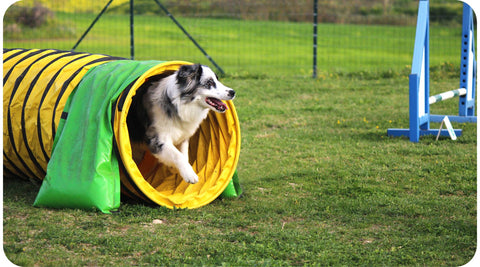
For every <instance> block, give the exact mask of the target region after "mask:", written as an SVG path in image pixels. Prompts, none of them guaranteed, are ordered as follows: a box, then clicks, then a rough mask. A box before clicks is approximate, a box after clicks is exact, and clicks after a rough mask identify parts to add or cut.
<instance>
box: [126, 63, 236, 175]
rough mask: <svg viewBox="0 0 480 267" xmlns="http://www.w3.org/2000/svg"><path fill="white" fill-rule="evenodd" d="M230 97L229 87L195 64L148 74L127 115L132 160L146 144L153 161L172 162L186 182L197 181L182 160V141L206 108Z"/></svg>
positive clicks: (222, 106) (220, 105) (185, 153)
mask: <svg viewBox="0 0 480 267" xmlns="http://www.w3.org/2000/svg"><path fill="white" fill-rule="evenodd" d="M234 97H235V91H234V90H232V89H230V88H228V87H226V86H225V85H223V84H222V83H220V82H219V81H218V77H217V76H216V75H215V73H214V72H213V71H212V70H211V69H210V68H209V67H207V66H203V65H199V64H196V65H183V66H181V67H180V69H179V70H178V71H176V72H174V73H172V72H170V73H164V74H163V75H159V76H156V77H151V79H150V80H148V81H147V82H146V83H144V84H143V85H142V87H141V88H139V90H137V94H136V95H135V97H133V99H132V104H131V107H130V110H129V113H128V117H127V125H128V129H129V135H130V139H131V143H132V149H133V150H134V155H133V157H134V159H135V160H136V161H140V160H141V158H142V157H143V154H144V153H143V152H144V151H145V150H146V148H148V149H149V150H150V152H151V153H152V154H153V155H154V156H155V157H156V158H157V159H158V161H159V162H161V163H163V164H165V165H167V166H171V167H175V168H176V169H177V170H178V172H179V174H180V176H182V178H183V179H184V180H185V181H186V182H187V183H192V184H194V183H197V182H198V176H197V174H196V173H195V171H194V170H193V168H192V166H191V165H190V163H189V161H188V140H189V139H190V137H191V136H192V135H193V134H194V133H195V132H196V131H197V129H198V127H199V126H200V123H201V122H202V121H203V120H204V119H205V118H206V117H207V114H208V112H209V111H210V110H213V111H215V112H225V110H227V106H226V104H225V103H223V102H222V100H232V99H233V98H234ZM133 147H135V148H133ZM142 147H143V148H142ZM139 153H140V154H139Z"/></svg>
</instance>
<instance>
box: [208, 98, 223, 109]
mask: <svg viewBox="0 0 480 267" xmlns="http://www.w3.org/2000/svg"><path fill="white" fill-rule="evenodd" d="M206 102H207V104H209V105H210V106H212V107H214V108H215V109H216V110H218V111H220V112H224V111H225V110H227V109H228V107H227V105H226V104H225V103H223V102H222V100H220V99H217V98H213V97H207V99H206Z"/></svg>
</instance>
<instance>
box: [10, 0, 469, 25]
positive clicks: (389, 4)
mask: <svg viewBox="0 0 480 267" xmlns="http://www.w3.org/2000/svg"><path fill="white" fill-rule="evenodd" d="M37 2H38V3H42V4H43V5H45V6H47V7H49V8H50V9H52V10H55V11H62V12H68V13H78V12H83V13H99V12H100V10H102V8H103V7H104V6H105V5H106V4H107V2H108V1H107V0H105V1H92V0H60V1H51V0H24V1H22V3H19V5H28V6H32V5H33V4H34V3H37ZM452 2H453V3H452ZM160 3H162V4H163V5H164V6H165V7H166V8H167V9H168V10H169V11H171V12H172V13H173V14H174V15H176V16H183V17H209V18H212V17H215V18H231V19H241V20H274V21H290V22H311V21H312V20H313V11H312V10H313V0H301V1H289V0H282V1H279V0H262V1H258V0H236V1H231V0H207V1H206V0H188V1H176V0H161V1H160ZM430 5H431V18H432V22H433V23H439V24H441V25H451V24H452V23H456V24H458V23H461V12H462V5H461V3H459V2H455V1H432V2H431V4H430ZM417 6H418V1H411V0H388V1H387V0H355V1H352V0H335V1H332V0H319V1H318V10H319V12H318V20H319V22H321V23H340V24H352V23H354V24H376V25H414V24H415V18H416V15H417ZM134 10H135V13H136V14H158V13H162V12H163V11H161V9H160V8H159V7H158V6H157V4H156V3H155V1H154V0H135V1H134ZM108 12H112V13H117V14H128V13H129V12H130V1H129V0H115V1H113V2H112V3H111V4H110V7H109V9H108Z"/></svg>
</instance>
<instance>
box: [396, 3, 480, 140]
mask: <svg viewBox="0 0 480 267" xmlns="http://www.w3.org/2000/svg"><path fill="white" fill-rule="evenodd" d="M429 13H430V12H429V1H428V0H420V1H419V6H418V17H417V28H416V35H415V46H414V50H413V60H412V71H411V74H410V76H409V116H410V120H409V124H410V125H409V126H410V128H409V129H388V131H387V134H388V136H407V137H409V139H410V141H412V142H418V141H419V140H420V136H423V135H437V134H438V133H439V130H438V129H430V122H441V121H442V120H443V119H444V118H445V117H446V116H448V118H449V119H450V121H452V122H474V123H476V122H477V117H476V116H475V114H474V113H475V109H474V107H475V74H476V60H475V44H474V36H475V35H474V25H473V11H472V9H471V8H470V6H469V5H467V4H464V5H463V26H462V47H461V61H460V63H461V68H460V89H466V93H465V94H463V95H460V97H459V111H458V116H456V115H433V114H430V104H431V103H430V99H429V98H430V97H429V95H430V73H429V68H430V63H429V54H430V53H429V52H430V46H429V35H430V29H429V28H430V26H429V17H430V16H429ZM461 91H462V92H464V91H465V90H461ZM435 102H437V101H434V102H432V103H435ZM455 134H456V135H457V136H460V135H461V134H462V130H461V129H455ZM440 135H442V136H448V135H449V133H448V130H447V129H444V130H440Z"/></svg>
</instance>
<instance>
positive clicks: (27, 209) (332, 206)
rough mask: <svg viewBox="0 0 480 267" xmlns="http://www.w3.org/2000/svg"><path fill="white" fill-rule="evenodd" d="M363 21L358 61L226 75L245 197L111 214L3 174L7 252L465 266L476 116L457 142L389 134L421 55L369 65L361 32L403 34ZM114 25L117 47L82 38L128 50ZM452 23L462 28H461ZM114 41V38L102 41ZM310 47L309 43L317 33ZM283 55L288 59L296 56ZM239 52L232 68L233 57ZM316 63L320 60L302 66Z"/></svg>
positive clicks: (446, 76) (452, 72) (44, 261)
mask: <svg viewBox="0 0 480 267" xmlns="http://www.w3.org/2000/svg"><path fill="white" fill-rule="evenodd" d="M89 19H90V18H88V19H85V20H86V21H89ZM119 20H120V19H119ZM138 21H139V22H138V23H141V18H139V19H138ZM201 21H202V20H200V21H199V22H198V23H197V25H201ZM221 22H222V23H223V24H225V21H221ZM232 23H237V22H235V21H232ZM238 23H239V24H238V25H236V26H237V27H240V22H238ZM251 23H252V24H253V22H251ZM87 24H88V23H87ZM114 24H115V23H114V21H112V22H111V25H114ZM265 24H268V23H265ZM107 25H109V24H108V23H107ZM242 25H243V24H242ZM246 25H249V24H246ZM272 25H273V24H272ZM112 27H113V26H112ZM122 27H123V26H122ZM199 27H200V26H199ZM273 27H282V25H277V26H273ZM324 27H326V28H328V27H333V25H325V26H324ZM352 27H357V28H355V29H357V30H358V31H351V33H352V34H353V36H351V37H350V38H349V37H348V36H343V35H342V36H343V37H341V36H339V38H345V39H344V42H348V41H349V40H350V41H351V43H347V44H346V48H341V47H340V48H339V49H343V51H344V52H345V53H340V52H339V54H342V57H345V59H344V61H339V62H350V61H349V60H348V59H347V58H348V57H352V59H351V62H353V63H352V65H353V67H352V66H350V65H348V64H346V63H344V65H345V66H343V65H342V64H340V65H339V67H338V69H337V68H335V66H334V69H333V70H332V69H330V67H328V66H327V67H325V69H322V75H321V76H320V77H319V78H318V79H315V80H314V79H310V78H305V77H301V76H300V77H299V76H294V75H293V76H292V75H284V76H281V79H279V76H278V75H271V76H270V75H268V74H267V73H257V72H255V71H253V72H252V71H250V69H249V67H250V65H249V64H247V65H241V67H242V69H240V67H239V69H238V70H235V71H232V72H231V73H229V74H228V75H227V76H226V77H224V78H223V82H224V83H225V84H226V85H229V86H230V87H232V88H234V89H235V90H236V91H237V93H238V96H237V98H236V99H235V101H234V102H235V105H236V108H237V111H238V115H239V119H240V123H241V130H242V151H241V155H240V161H239V165H238V173H239V177H240V182H241V184H242V186H243V190H244V195H243V196H242V197H241V198H239V199H218V200H216V201H214V202H212V203H211V204H209V205H207V206H205V207H202V208H200V209H195V210H180V211H178V210H177V211H173V210H168V209H165V208H162V207H150V206H144V205H142V204H140V203H132V202H129V201H125V202H124V203H122V206H121V209H120V212H118V213H116V214H112V215H105V214H101V213H99V212H95V211H82V210H53V209H39V208H33V207H32V203H33V200H34V198H35V196H36V192H37V190H38V186H36V185H33V184H31V183H29V182H23V181H19V180H16V179H5V180H4V188H3V189H4V211H3V212H4V213H3V216H4V217H3V224H4V243H3V246H4V251H5V254H6V255H7V256H8V258H9V259H10V260H11V261H12V262H14V263H16V264H18V265H23V266H33V265H40V266H43V265H49V266H79V265H100V266H117V265H120V266H128V265H183V264H185V265H195V266H198V265H208V266H217V265H226V266H237V265H241V266H253V265H263V266H280V265H346V266H359V265H364V266H379V265H387V266H397V265H424V266H444V265H447V266H455V265H456V266H458V265H462V264H464V263H467V262H468V261H469V260H470V259H471V257H472V256H473V255H474V253H475V250H476V245H477V244H476V234H477V233H476V229H477V228H476V216H477V211H476V210H477V207H476V203H477V198H476V193H477V187H476V185H477V182H476V176H477V169H476V166H477V165H476V163H477V154H476V151H477V142H476V140H477V137H476V136H477V131H476V125H475V124H454V126H455V127H458V128H462V129H463V130H464V132H463V135H462V136H461V137H460V138H459V139H458V140H457V141H452V140H449V139H448V138H441V139H440V140H439V141H435V137H424V138H422V139H421V141H420V143H417V144H413V143H410V142H409V141H408V140H407V139H404V138H390V137H387V136H386V131H387V128H392V127H393V128H405V127H407V126H408V96H407V92H408V78H407V74H408V71H406V69H408V68H407V67H406V65H408V64H410V63H405V62H408V61H409V60H411V58H410V57H411V47H408V48H404V49H405V52H404V54H402V53H399V54H396V53H393V51H389V50H388V49H386V50H385V51H383V52H381V54H380V55H383V54H385V55H389V53H392V55H391V56H390V55H389V56H388V60H389V61H390V60H391V63H388V64H387V63H386V65H385V69H383V67H382V68H380V69H379V66H378V63H376V62H377V61H372V63H371V64H370V65H365V68H364V69H358V65H356V64H359V65H360V64H366V63H365V62H369V61H368V60H362V58H363V56H365V57H369V54H370V53H369V51H360V50H355V48H356V47H358V46H357V45H355V43H354V42H355V40H359V39H356V38H355V35H356V32H360V33H359V34H360V35H362V34H363V35H364V36H369V35H368V33H370V32H371V33H372V34H376V35H378V36H382V35H388V34H391V33H389V32H390V31H391V30H392V28H389V27H376V28H375V29H376V30H375V31H373V30H371V29H372V28H369V27H360V26H352ZM249 29H251V30H256V31H259V36H263V35H262V33H260V32H261V31H263V30H265V29H260V27H258V26H257V27H255V26H251V27H250V28H249ZM369 29H370V30H371V31H369ZM236 31H238V32H242V30H241V29H238V28H236ZM382 31H383V33H382ZM295 32H296V30H293V32H292V34H294V33H295ZM362 32H363V33H362ZM92 34H93V32H92ZM116 34H118V33H116V32H115V31H113V29H112V33H111V35H105V36H103V37H102V38H100V37H97V38H98V39H97V42H98V49H105V50H102V51H97V49H96V47H97V46H95V45H96V44H97V43H96V42H95V41H89V42H88V46H85V47H82V49H83V50H89V49H93V50H94V51H93V52H103V53H108V54H117V53H122V54H124V53H126V55H124V56H128V49H127V50H126V51H127V52H125V51H124V50H125V47H122V49H124V50H121V51H120V50H115V49H117V48H119V47H120V46H117V45H115V43H118V42H120V41H113V35H116ZM265 34H268V31H266V30H265ZM344 34H348V33H344ZM445 34H447V35H448V34H453V36H454V35H455V30H451V32H450V33H445ZM139 35H140V34H139ZM93 36H95V35H93ZM155 36H156V34H152V36H145V35H144V36H143V37H142V38H139V39H140V40H139V41H138V42H139V43H145V44H152V43H153V45H154V46H156V41H158V40H156V38H155ZM228 36H229V34H225V36H223V37H222V38H226V37H228ZM229 38H239V37H235V36H233V37H229ZM371 38H375V39H374V40H376V41H375V42H377V44H376V45H378V47H388V45H389V44H388V42H389V40H388V38H380V37H371ZM164 39H169V38H164ZM439 39H441V38H439ZM445 39H448V38H445ZM162 40H163V39H162ZM208 40H209V41H210V40H211V39H210V38H209V39H208ZM37 41H38V42H37ZM202 41H203V42H205V43H208V44H209V45H211V47H209V50H210V51H212V54H214V53H219V54H222V55H223V56H222V57H220V58H224V59H225V60H232V62H233V61H235V60H237V61H240V58H239V57H238V55H235V53H237V52H240V50H235V49H241V46H238V47H237V48H235V49H234V50H232V51H234V52H232V53H231V54H233V55H232V59H230V58H229V57H228V56H227V54H228V51H222V49H227V48H222V47H221V46H222V45H221V44H218V43H215V42H213V44H210V42H207V41H206V40H202ZM263 41H265V42H266V41H267V40H266V39H264V40H263ZM104 42H107V43H108V42H112V45H111V46H108V45H107V46H101V45H100V44H103V43H104ZM122 42H123V41H122ZM259 42H261V41H259ZM292 42H295V41H292ZM379 42H387V43H383V45H382V44H381V43H379ZM71 43H72V40H35V42H32V41H21V42H10V41H8V40H7V41H6V42H5V44H4V45H5V46H7V47H13V46H22V47H35V46H37V47H39V46H42V47H43V46H45V45H49V46H50V47H53V48H60V49H65V48H69V45H70V44H71ZM339 43H340V41H339ZM408 43H409V42H408ZM251 45H252V47H250V48H248V46H247V47H246V48H245V50H242V51H243V55H244V56H245V58H248V60H251V62H252V63H251V64H252V65H253V66H256V65H255V64H256V63H255V62H257V61H255V60H256V59H259V58H262V57H263V56H265V55H264V53H266V52H268V51H267V50H261V49H258V47H257V46H256V45H255V44H251ZM291 45H295V44H294V43H292V44H291ZM297 45H298V47H303V46H304V44H300V43H299V44H297ZM405 45H406V46H407V44H405ZM408 45H413V44H408ZM400 46H403V45H400ZM101 47H103V48H101ZM305 47H306V48H305V50H310V46H309V44H308V45H305ZM109 49H112V50H111V52H112V53H110V50H109ZM298 49H300V48H298ZM330 49H332V50H335V49H334V47H330ZM138 52H139V55H138V57H139V59H146V58H147V56H148V53H146V54H145V53H144V50H141V49H140V50H139V51H138ZM270 52H271V53H281V52H282V51H270ZM337 52H338V51H337ZM347 52H348V53H347ZM171 53H172V54H173V53H178V51H173V49H172V51H171ZM371 53H372V57H373V56H374V52H373V51H371ZM442 53H445V57H444V58H445V60H438V59H436V60H437V61H435V62H436V63H434V64H433V65H434V66H433V68H432V69H433V70H434V71H433V73H432V81H431V86H432V94H434V93H438V92H442V91H445V90H448V89H452V88H456V87H458V78H457V77H456V76H457V72H458V68H456V67H455V66H452V65H451V64H441V63H443V62H453V61H454V60H455V59H454V58H456V53H450V52H449V51H443V52H442ZM155 56H159V55H155ZM178 56H181V54H178ZM214 58H215V57H214ZM241 59H242V60H244V58H243V57H242V58H241ZM188 60H191V59H188ZM245 60H247V59H245ZM279 60H284V62H288V59H286V57H279ZM192 61H193V60H192ZM267 61H268V60H267ZM232 62H229V63H228V64H226V65H227V66H234V65H235V63H234V62H233V63H232ZM241 62H244V61H241ZM355 62H357V63H355ZM262 64H267V63H263V62H262V61H259V62H258V65H259V66H266V65H262ZM288 64H289V63H286V64H283V65H288ZM329 64H332V63H331V62H330V63H329ZM327 65H328V64H327ZM390 65H391V66H394V65H395V66H400V67H395V68H393V67H392V68H390V67H388V66H390ZM355 66H356V67H355ZM277 68H278V67H277ZM252 69H253V70H255V68H252ZM278 69H279V72H280V73H282V72H285V73H287V72H288V71H285V70H284V69H280V68H278ZM307 69H308V64H307V65H306V67H305V74H304V76H306V74H308V70H307ZM392 69H393V70H392ZM277 74H278V73H277ZM457 105H458V103H457V102H456V100H450V101H446V102H442V103H439V104H435V105H434V106H432V113H436V114H455V113H456V112H457V111H456V109H457ZM435 127H438V125H437V124H433V125H432V128H435Z"/></svg>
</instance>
